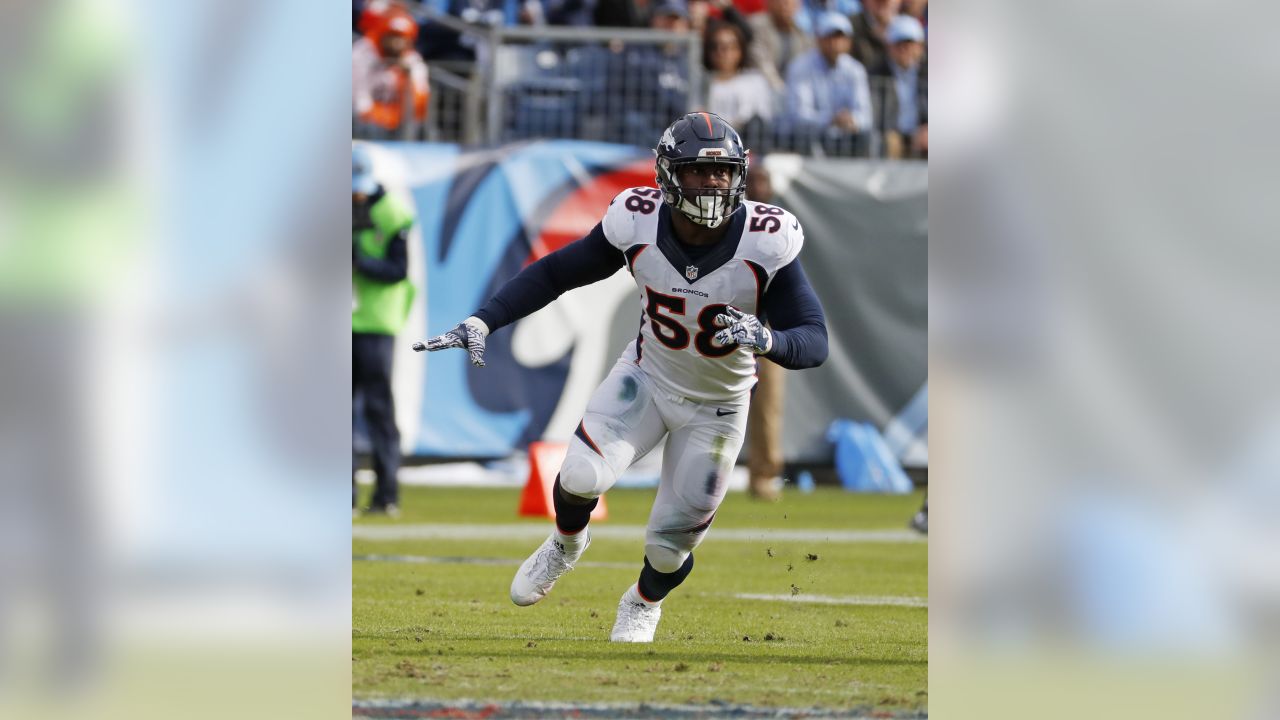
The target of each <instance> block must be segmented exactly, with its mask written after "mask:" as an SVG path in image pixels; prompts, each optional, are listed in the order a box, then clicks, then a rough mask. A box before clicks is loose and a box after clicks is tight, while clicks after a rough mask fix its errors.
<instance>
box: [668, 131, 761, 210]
mask: <svg viewBox="0 0 1280 720" xmlns="http://www.w3.org/2000/svg"><path fill="white" fill-rule="evenodd" d="M653 152H654V154H655V155H657V156H658V160H657V172H658V187H659V188H661V189H662V195H663V200H665V201H666V203H667V205H670V206H671V207H672V208H674V209H676V210H679V211H680V212H682V213H684V214H685V216H686V217H688V218H689V219H690V220H692V221H693V222H696V223H698V224H699V225H705V226H707V227H710V228H714V227H719V225H720V223H722V222H724V220H725V218H727V217H729V216H730V215H732V214H733V211H735V210H737V209H738V206H739V205H741V204H742V200H743V198H744V197H745V196H746V193H747V166H748V165H749V164H750V163H749V159H748V157H747V152H746V151H745V150H744V149H743V148H742V139H741V138H739V137H738V132H737V131H736V130H734V129H733V126H731V125H729V123H728V122H726V121H725V119H724V118H722V117H720V116H719V115H716V114H715V113H709V112H694V113H689V114H688V115H685V116H684V117H682V118H679V119H678V120H676V121H675V122H673V123H671V126H670V127H668V128H667V129H666V130H665V131H663V133H662V137H661V139H659V140H658V147H656V148H654V150H653ZM692 163H724V164H727V165H730V166H731V178H730V181H729V187H727V188H699V189H692V188H690V189H685V188H682V187H680V181H679V178H678V176H679V170H680V168H682V167H684V166H686V165H690V164H692Z"/></svg>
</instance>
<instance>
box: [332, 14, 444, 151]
mask: <svg viewBox="0 0 1280 720" xmlns="http://www.w3.org/2000/svg"><path fill="white" fill-rule="evenodd" d="M417 35H418V24H417V23H416V22H415V21H414V19H413V16H412V15H410V14H409V13H408V12H407V11H405V10H404V9H403V8H400V7H398V6H394V7H392V8H391V10H390V12H389V13H388V15H387V16H386V19H385V21H384V22H381V23H374V31H373V34H371V35H370V36H368V39H369V43H367V44H364V43H357V44H356V45H354V46H352V49H351V94H352V106H353V113H354V115H355V118H356V121H355V126H356V127H354V128H353V130H355V132H356V134H357V135H359V136H360V137H391V136H394V135H396V134H397V133H398V132H399V131H401V130H402V125H403V123H404V122H405V120H406V118H405V117H404V115H405V109H406V106H409V105H410V104H411V105H412V116H413V118H414V119H415V120H416V121H417V122H419V123H421V122H423V121H425V120H426V117H427V97H428V94H429V93H430V89H429V85H428V84H427V64H426V63H425V62H423V60H422V56H421V55H419V54H418V53H417V51H416V50H414V49H413V41H414V39H415V38H416V37H417ZM371 48H372V50H373V51H372V52H370V49H371Z"/></svg>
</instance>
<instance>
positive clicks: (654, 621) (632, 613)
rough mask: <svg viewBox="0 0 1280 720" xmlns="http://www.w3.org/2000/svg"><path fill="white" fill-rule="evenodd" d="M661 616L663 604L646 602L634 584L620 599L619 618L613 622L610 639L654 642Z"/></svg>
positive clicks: (615, 640) (614, 640)
mask: <svg viewBox="0 0 1280 720" xmlns="http://www.w3.org/2000/svg"><path fill="white" fill-rule="evenodd" d="M661 617H662V606H661V605H650V604H649V603H647V602H645V601H644V600H643V599H641V597H640V593H638V592H636V586H635V585H632V586H631V587H629V588H627V591H626V592H624V593H622V599H621V600H619V601H618V619H617V620H616V621H614V623H613V633H611V634H610V635H609V639H610V640H611V641H613V642H633V643H647V642H653V634H654V632H656V631H657V630H658V619H659V618H661Z"/></svg>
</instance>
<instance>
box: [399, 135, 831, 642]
mask: <svg viewBox="0 0 1280 720" xmlns="http://www.w3.org/2000/svg"><path fill="white" fill-rule="evenodd" d="M654 152H655V153H656V155H657V180H658V187H656V188H651V187H637V188H631V189H629V190H625V191H623V192H622V193H620V194H619V195H618V196H617V197H615V198H614V199H613V201H612V202H611V203H610V204H609V208H608V210H607V211H606V212H605V216H604V219H603V220H602V221H601V222H600V223H599V224H597V225H596V226H595V228H594V229H592V231H591V232H590V233H589V234H588V235H587V236H586V237H584V238H582V239H580V240H578V241H576V242H574V243H572V244H570V245H568V246H566V247H564V248H562V249H560V250H558V251H556V252H554V253H551V254H550V255H547V256H546V257H544V258H542V259H541V260H539V261H538V262H535V263H533V264H532V265H530V266H529V267H527V268H525V269H524V270H523V271H521V272H520V273H519V274H518V275H516V276H515V277H514V278H512V279H511V281H510V282H508V283H506V284H505V285H503V286H502V288H501V289H499V290H498V292H497V294H496V295H494V296H493V298H491V299H490V300H489V301H488V302H487V303H485V305H484V307H482V308H480V309H479V310H477V311H476V313H475V314H474V315H473V316H471V317H469V318H467V319H466V320H464V321H463V322H462V323H461V324H459V325H458V326H457V327H455V328H454V329H453V330H450V331H449V332H447V333H445V334H443V335H440V336H438V337H434V338H431V339H430V340H428V341H427V342H426V343H421V342H420V343H415V345H414V349H415V350H418V351H422V350H443V349H446V348H464V349H466V350H467V352H468V353H470V360H471V362H472V363H473V364H475V365H477V366H483V365H484V350H485V338H486V337H487V336H488V335H489V334H490V333H492V332H494V331H496V330H498V329H499V328H501V327H504V326H506V325H510V324H512V323H514V322H515V321H517V320H519V319H520V318H523V317H525V316H526V315H529V314H531V313H533V312H535V311H537V310H539V309H541V308H542V307H544V306H546V305H547V304H548V303H550V302H551V301H553V300H555V299H556V298H557V297H558V296H559V295H560V294H562V293H564V292H566V291H568V290H571V289H573V288H576V287H581V286H583V285H587V284H590V283H593V282H597V281H599V280H603V279H605V278H607V277H609V276H610V275H613V274H614V273H615V272H616V271H617V270H618V269H619V268H623V267H625V268H626V269H627V270H628V271H629V272H630V273H631V275H632V276H633V277H634V278H635V283H636V288H637V289H638V291H639V292H638V296H639V301H640V307H641V308H642V310H643V315H642V317H641V320H640V329H639V331H638V332H637V333H636V339H635V341H634V342H632V343H630V344H629V345H628V346H627V348H626V349H625V350H624V351H623V353H622V356H621V357H620V358H619V359H618V362H617V364H615V365H614V367H613V370H612V371H611V372H610V373H609V375H608V376H607V377H606V378H605V380H604V382H602V383H601V385H600V387H599V388H598V389H597V390H596V391H595V393H594V394H593V395H592V397H591V400H590V402H589V403H588V405H587V409H586V414H585V415H584V416H583V418H582V421H581V422H580V423H579V424H578V427H577V430H576V431H575V432H574V437H573V438H571V440H570V444H569V450H568V454H567V455H566V456H565V459H564V464H563V465H562V466H561V469H560V474H559V475H558V476H557V477H556V481H555V486H554V491H553V502H554V505H555V511H556V523H555V529H554V530H553V531H552V533H551V535H550V536H549V537H548V538H547V539H546V541H545V542H543V543H542V545H541V546H540V547H539V548H538V549H537V550H536V551H534V553H533V554H532V555H530V556H529V558H528V559H527V560H525V562H524V564H522V565H521V566H520V569H519V570H518V571H517V572H516V575H515V578H514V579H513V580H512V582H511V600H512V601H513V602H515V603H516V604H517V605H532V604H533V603H536V602H538V601H539V600H541V599H542V598H544V597H546V595H547V593H548V592H550V591H551V588H552V586H553V585H555V582H556V580H557V579H559V578H560V577H561V576H562V575H564V574H565V573H566V572H568V571H569V570H571V569H573V566H574V563H576V562H577V561H578V558H579V557H581V556H582V553H583V551H584V550H586V548H587V546H588V545H589V544H590V543H591V534H590V530H589V529H588V528H587V522H588V520H589V519H590V515H591V510H592V509H593V508H594V507H595V506H596V503H597V502H598V500H597V498H599V497H600V496H601V495H603V494H604V493H605V491H607V490H608V489H609V488H610V487H612V486H613V484H614V483H615V482H616V481H617V479H618V476H619V475H620V474H621V473H622V472H623V471H625V470H626V469H627V467H628V466H630V465H631V464H632V463H633V462H635V461H636V460H637V459H639V458H640V457H642V456H643V455H645V454H646V453H648V452H649V451H650V450H652V449H653V448H654V447H655V446H656V445H657V444H658V443H659V442H664V441H665V443H666V444H665V446H664V448H663V461H662V478H661V482H660V483H659V486H658V493H657V497H656V498H655V500H654V503H653V509H652V511H651V512H650V515H649V522H648V526H647V529H646V533H645V545H644V567H643V569H642V570H641V571H640V577H639V579H638V581H637V582H636V583H634V584H632V585H631V586H630V587H628V588H627V589H626V591H625V592H624V593H623V594H622V599H621V600H620V601H619V603H618V615H617V620H616V622H615V623H614V626H613V632H612V633H611V635H610V638H611V639H612V640H614V641H620V642H651V641H652V640H653V635H654V632H655V630H656V629H657V626H658V619H659V616H660V615H661V612H662V601H663V599H664V598H665V597H666V596H667V594H668V593H670V592H671V591H672V590H673V589H675V587H676V586H678V585H679V584H680V583H681V582H683V581H684V579H685V578H686V577H688V575H689V572H690V571H691V570H692V569H693V550H694V548H696V547H697V546H698V544H699V543H700V542H701V541H702V539H703V537H704V536H705V534H706V532H707V528H708V527H710V525H711V521H712V519H713V518H714V517H715V513H716V508H718V507H719V506H720V502H721V500H723V499H724V494H725V490H726V485H727V481H728V478H729V473H730V472H731V471H732V469H733V466H734V462H735V460H736V459H737V457H738V451H739V450H740V449H741V447H742V443H743V438H744V431H745V428H746V423H747V406H748V403H749V401H750V391H751V387H752V385H753V384H754V383H755V367H756V356H757V355H764V356H766V357H768V358H769V359H770V360H773V361H774V362H776V363H777V364H779V365H781V366H783V367H785V368H791V369H799V368H810V367H815V366H817V365H820V364H821V363H822V362H823V361H824V360H825V359H826V357H827V330H826V322H825V318H824V316H823V312H822V306H821V304H820V303H819V302H818V298H817V297H816V296H815V295H814V292H813V289H812V287H811V286H810V285H809V281H808V280H807V279H806V278H805V274H804V271H803V270H802V269H801V267H800V261H799V260H798V259H797V256H798V255H799V254H800V248H801V245H802V244H803V243H804V231H803V230H802V229H801V227H800V222H799V220H797V219H796V218H795V217H794V216H793V215H791V214H790V213H788V212H786V211H785V210H783V209H781V208H778V207H774V206H772V205H768V204H765V203H756V202H750V201H747V200H745V198H744V195H745V192H746V187H747V172H748V164H749V159H748V155H747V153H746V152H745V151H744V149H743V147H742V141H741V140H740V139H739V137H738V133H737V132H736V131H734V129H733V128H732V127H730V126H729V124H728V123H727V122H725V121H724V119H723V118H721V117H719V116H718V115H714V114H711V113H706V112H695V113H690V114H688V115H685V116H684V117H681V118H680V119H678V120H676V121H675V122H674V123H672V124H671V126H670V127H668V128H667V129H666V131H665V132H663V133H662V137H661V139H660V140H659V141H658V147H657V148H655V151H654ZM766 318H767V319H768V324H766Z"/></svg>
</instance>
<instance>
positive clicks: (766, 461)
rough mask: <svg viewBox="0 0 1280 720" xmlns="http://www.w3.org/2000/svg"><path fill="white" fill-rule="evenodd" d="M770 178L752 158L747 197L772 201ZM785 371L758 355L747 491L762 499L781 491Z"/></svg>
mask: <svg viewBox="0 0 1280 720" xmlns="http://www.w3.org/2000/svg"><path fill="white" fill-rule="evenodd" d="M753 154H754V153H753ZM770 180H771V179H770V177H769V169H768V168H766V167H765V165H764V158H763V157H758V158H752V160H751V167H750V169H749V170H748V171H747V199H748V200H751V201H754V202H762V203H773V183H772V182H771V181H770ZM785 372H786V371H785V370H783V368H782V367H781V366H779V365H776V364H775V363H773V362H772V361H770V360H767V359H766V358H764V357H757V358H756V378H757V380H756V386H755V389H754V390H752V393H751V407H750V409H749V410H748V411H747V468H748V483H747V491H748V492H749V493H750V494H751V497H753V498H756V499H759V500H777V499H778V498H779V497H780V496H781V494H782V484H783V480H782V468H783V455H782V412H783V400H784V397H785V395H784V393H785V389H786V379H787V378H786V375H785Z"/></svg>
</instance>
